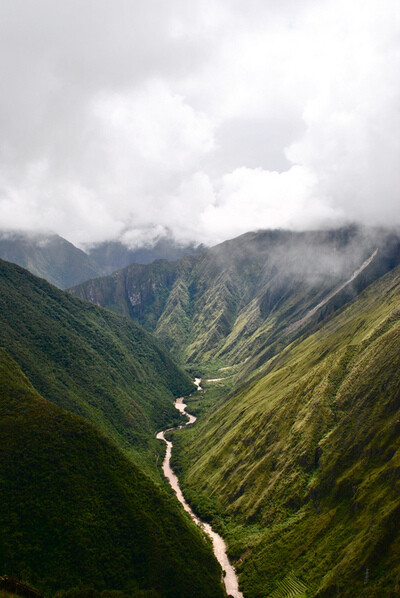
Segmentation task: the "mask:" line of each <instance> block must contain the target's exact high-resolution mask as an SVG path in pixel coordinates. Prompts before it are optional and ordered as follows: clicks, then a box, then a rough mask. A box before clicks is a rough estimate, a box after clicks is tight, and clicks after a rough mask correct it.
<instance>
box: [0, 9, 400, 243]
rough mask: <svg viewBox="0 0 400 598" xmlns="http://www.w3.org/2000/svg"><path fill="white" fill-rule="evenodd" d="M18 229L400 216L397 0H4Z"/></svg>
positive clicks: (191, 232)
mask: <svg viewBox="0 0 400 598" xmlns="http://www.w3.org/2000/svg"><path fill="white" fill-rule="evenodd" d="M0 28H1V29H2V32H1V36H0V70H1V75H2V80H3V82H6V85H5V86H4V91H3V94H2V96H1V98H0V118H1V127H2V140H1V144H0V227H1V228H3V229H23V230H43V229H49V230H52V231H55V232H57V233H58V234H60V235H62V236H64V237H66V238H67V239H69V240H71V241H72V242H75V243H77V244H84V243H90V242H96V241H102V240H106V239H112V238H116V237H121V236H125V237H127V236H128V237H129V239H130V242H131V243H134V242H135V239H137V242H138V243H139V242H140V243H142V242H143V240H146V239H151V238H152V237H155V236H157V235H159V234H160V231H162V230H167V229H168V230H170V231H172V233H173V234H174V235H175V237H176V238H177V239H178V240H182V241H185V242H186V241H193V240H194V241H199V242H204V243H215V242H218V241H221V240H223V239H226V238H228V237H232V236H235V235H237V234H240V233H243V232H245V231H247V230H250V229H258V228H274V227H289V228H297V229H299V228H310V227H315V226H322V225H326V224H335V223H341V222H344V221H346V220H351V221H359V222H362V223H366V224H371V223H374V224H382V225H385V224H393V223H395V224H400V203H399V191H400V168H399V163H400V146H399V143H400V122H399V121H400V118H399V112H400V97H399V96H400V93H399V80H398V73H399V72H400V64H399V62H400V48H399V46H400V44H399V8H398V3H397V0H386V1H385V3H384V5H382V3H378V1H377V0H353V2H351V3H349V2H345V1H344V0H335V1H333V0H322V1H317V0H304V1H303V2H301V3H299V2H294V1H293V0H285V1H283V2H280V3H276V2H273V1H272V0H269V1H265V0H263V1H261V0H251V1H250V2H248V3H246V6H244V4H243V3H240V2H238V1H237V0H224V1H223V0H206V1H204V0H203V1H202V2H200V0H194V1H193V2H191V3H190V4H188V3H187V2H183V0H175V1H174V2H172V3H165V2H161V1H157V0H156V1H155V2H152V3H149V2H145V1H144V0H134V1H131V0H129V1H128V0H114V1H113V2H111V1H110V0H97V1H96V2H94V1H93V0H80V1H79V2H78V1H77V0H70V1H69V2H63V3H55V2H53V1H52V0H36V1H35V2H34V3H33V2H25V1H23V0H3V2H2V3H1V5H0Z"/></svg>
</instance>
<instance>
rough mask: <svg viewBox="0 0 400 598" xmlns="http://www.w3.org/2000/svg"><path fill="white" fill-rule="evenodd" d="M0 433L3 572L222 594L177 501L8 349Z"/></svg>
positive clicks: (0, 380) (117, 588)
mask: <svg viewBox="0 0 400 598" xmlns="http://www.w3.org/2000/svg"><path fill="white" fill-rule="evenodd" d="M0 437H1V443H0V504H1V509H0V570H1V573H2V574H7V575H9V576H12V577H15V578H18V579H20V580H22V581H25V582H27V583H29V584H31V585H33V586H34V587H36V588H37V589H38V590H40V591H41V592H42V593H44V594H45V595H46V596H52V595H54V593H55V592H60V591H61V590H64V591H68V590H71V591H72V590H74V591H73V592H72V595H75V596H78V595H80V596H85V595H86V596H91V597H92V598H95V597H96V596H99V597H100V596H102V597H103V598H105V597H107V596H108V597H111V596H114V597H116V596H117V597H118V598H124V597H125V596H126V597H128V596H130V597H132V598H135V597H137V598H175V597H176V596H181V597H182V598H183V597H186V598H191V597H192V596H194V595H198V596H204V598H223V596H224V593H223V591H222V587H221V582H220V578H221V572H220V569H219V567H218V564H217V563H216V561H215V559H214V558H213V556H212V553H211V548H210V547H209V546H208V544H207V543H206V542H205V540H204V538H203V536H202V535H201V533H200V531H199V530H198V528H197V527H196V526H195V525H194V524H192V523H191V522H190V520H189V519H188V517H187V516H186V515H185V514H184V513H183V511H181V509H180V508H178V507H177V505H176V504H175V501H174V500H173V499H172V498H171V497H170V496H169V495H167V494H166V493H165V492H164V491H162V490H161V489H160V488H159V487H158V486H156V484H154V483H153V482H152V481H151V480H150V479H149V478H148V477H147V476H146V475H144V474H143V473H142V472H141V471H140V470H139V469H138V468H137V467H136V465H134V464H133V463H132V462H131V461H129V460H128V459H127V458H126V457H125V456H124V455H123V454H122V453H121V452H120V451H119V450H118V449H117V448H116V447H115V446H114V445H113V444H112V443H111V442H110V441H108V440H107V439H106V438H105V437H103V436H102V435H101V434H99V432H98V431H97V430H95V428H94V427H93V426H91V425H90V424H88V423H87V422H85V420H83V419H82V418H80V417H78V416H76V415H72V414H70V413H67V412H66V411H64V410H62V409H60V408H59V407H56V406H55V405H54V404H52V403H50V402H49V401H47V400H45V399H43V398H42V397H41V396H40V395H39V394H38V393H37V392H36V390H35V389H34V388H33V386H32V385H31V384H30V382H29V380H28V379H27V378H26V376H24V374H23V373H22V371H21V369H20V368H19V367H18V366H17V364H16V363H15V361H13V360H12V359H11V358H10V357H9V356H8V355H7V353H6V352H5V351H4V350H3V349H0ZM88 588H91V589H88ZM79 592H80V593H79ZM101 592H106V593H101ZM59 595H60V594H59ZM66 595H68V593H67V594H66ZM70 595H71V594H70Z"/></svg>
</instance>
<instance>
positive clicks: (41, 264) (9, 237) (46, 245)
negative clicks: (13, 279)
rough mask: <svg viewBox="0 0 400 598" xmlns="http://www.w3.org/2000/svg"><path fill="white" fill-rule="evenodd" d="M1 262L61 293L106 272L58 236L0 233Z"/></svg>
mask: <svg viewBox="0 0 400 598" xmlns="http://www.w3.org/2000/svg"><path fill="white" fill-rule="evenodd" d="M0 258H1V259H3V260H7V261H9V262H13V263H14V264H18V265H19V266H22V267H23V268H26V269H27V270H29V272H31V273H32V274H35V275H36V276H39V277H40V278H45V279H46V280H48V281H49V282H51V283H52V284H54V285H56V286H57V287H59V288H60V289H66V288H68V287H70V286H73V285H75V284H79V283H80V282H83V281H84V280H88V279H89V278H93V277H94V276H101V275H102V274H104V272H105V271H104V270H103V269H102V268H101V267H100V266H99V265H98V264H97V263H96V262H95V261H94V260H92V259H91V258H90V257H89V256H88V255H87V254H86V253H85V252H84V251H81V250H80V249H78V248H77V247H75V246H74V245H72V243H69V242H68V241H66V240H65V239H63V238H62V237H59V236H58V235H44V234H43V235H39V234H36V235H28V234H24V233H16V232H15V233H7V234H6V233H2V234H1V236H0Z"/></svg>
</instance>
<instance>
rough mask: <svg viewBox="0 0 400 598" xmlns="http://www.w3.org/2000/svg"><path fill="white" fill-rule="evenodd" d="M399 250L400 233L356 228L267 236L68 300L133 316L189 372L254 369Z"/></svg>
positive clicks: (84, 289)
mask: <svg viewBox="0 0 400 598" xmlns="http://www.w3.org/2000/svg"><path fill="white" fill-rule="evenodd" d="M399 247H400V237H399V236H398V234H396V233H391V232H388V231H381V230H367V229H358V228H356V227H349V228H345V229H338V230H334V231H320V232H306V233H294V232H289V231H260V232H256V233H248V234H246V235H242V236H241V237H238V238H237V239H233V240H231V241H226V242H225V243H222V244H221V245H218V246H216V247H213V248H211V249H208V250H207V251H204V252H203V253H201V254H199V255H195V256H189V257H185V258H183V259H181V260H179V261H177V262H174V263H170V262H166V261H156V262H154V263H153V264H150V265H148V266H139V265H137V264H132V265H131V266H129V267H127V268H124V269H123V270H120V271H117V272H114V274H113V275H111V276H108V277H103V278H99V279H94V280H90V281H87V282H85V283H83V284H81V285H79V286H77V287H74V288H72V289H70V291H71V292H72V293H73V294H75V295H77V296H79V297H81V298H83V299H87V300H89V301H92V302H93V303H96V304H98V305H102V306H104V307H108V308H109V309H111V310H114V311H116V312H118V313H121V314H124V315H126V316H129V317H131V318H132V319H133V320H135V321H137V322H139V323H140V324H141V325H143V326H144V327H145V328H146V329H147V330H150V331H151V332H154V334H155V335H156V336H157V337H158V338H159V339H160V340H161V341H162V342H163V343H164V344H165V346H167V347H168V348H169V349H170V350H171V351H172V352H173V354H174V355H175V356H176V357H177V358H179V359H180V360H181V361H183V362H185V363H187V364H191V365H193V364H199V363H202V364H204V363H208V362H210V360H211V361H214V362H215V363H219V364H220V365H233V364H237V363H239V362H242V361H244V360H246V359H248V358H251V359H253V358H255V359H256V361H255V362H254V361H250V362H249V364H248V367H249V369H254V367H257V360H260V359H261V360H263V361H264V360H265V359H266V358H269V357H270V356H271V355H272V354H274V353H276V352H277V351H279V350H280V349H281V348H282V346H284V345H285V344H287V343H288V342H289V341H290V340H293V339H294V338H295V337H296V336H298V335H299V334H300V333H301V332H302V331H303V330H304V329H306V328H309V327H310V325H311V326H312V325H313V324H314V323H315V322H316V321H318V320H319V319H321V318H323V317H325V316H326V315H327V314H328V313H330V312H331V311H333V310H335V309H337V308H338V307H340V306H341V305H343V304H345V303H346V302H347V301H348V300H349V299H351V298H352V297H354V296H355V295H357V293H359V292H360V290H362V289H363V288H365V287H366V286H367V285H368V284H369V283H371V282H372V281H373V280H375V279H376V278H377V277H379V276H381V275H382V274H383V273H384V272H387V271H388V270H389V269H390V268H392V267H394V266H395V265H397V264H398V263H399V259H400V257H399V255H400V252H399ZM368 260H370V261H368ZM363 264H364V266H365V267H364V268H363V269H362V271H360V272H359V274H358V275H357V276H356V277H355V278H354V280H352V282H351V283H350V284H347V285H346V286H344V287H343V288H342V289H341V291H340V292H338V293H337V294H335V295H334V296H332V297H331V298H330V300H329V301H327V303H326V304H324V305H322V306H320V308H318V309H316V310H315V313H312V312H311V310H313V309H315V308H316V307H317V306H318V305H319V304H321V302H322V301H323V300H324V299H328V298H329V297H330V294H331V293H332V291H333V290H338V289H339V288H340V287H341V286H343V284H344V283H345V282H346V281H348V280H349V279H350V278H351V277H352V275H353V274H354V272H355V271H357V270H358V269H360V267H361V266H362V265H363ZM304 317H306V319H305V320H304V323H303V324H302V323H301V322H302V319H303V318H304Z"/></svg>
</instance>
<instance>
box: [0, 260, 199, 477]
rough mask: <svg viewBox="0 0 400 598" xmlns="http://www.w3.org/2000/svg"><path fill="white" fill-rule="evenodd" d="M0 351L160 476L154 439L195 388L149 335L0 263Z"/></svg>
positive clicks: (57, 400)
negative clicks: (182, 398) (176, 401)
mask: <svg viewBox="0 0 400 598" xmlns="http://www.w3.org/2000/svg"><path fill="white" fill-rule="evenodd" d="M0 345H2V346H3V347H4V348H6V350H7V351H8V352H9V354H10V355H11V356H12V357H13V359H15V361H16V362H17V363H18V364H19V366H20V367H21V369H22V370H23V372H24V373H25V374H26V375H27V376H28V377H29V379H30V380H31V382H32V384H33V385H34V386H35V388H36V390H37V391H38V392H40V393H41V395H42V396H43V397H45V398H46V399H48V400H50V401H52V402H55V403H57V404H58V405H59V406H60V407H62V408H64V409H66V410H68V411H71V412H74V413H77V414H78V415H81V416H82V417H84V418H85V419H87V420H88V421H90V422H91V423H92V424H94V425H95V426H96V428H97V429H98V430H100V431H101V432H102V433H104V434H105V435H107V436H108V437H109V438H110V439H111V440H113V441H114V442H115V443H116V444H117V445H118V446H119V447H120V448H122V449H123V450H124V451H125V452H126V453H127V454H129V455H130V456H133V457H134V459H135V460H136V461H137V462H139V463H140V464H141V466H142V467H145V468H146V470H147V471H148V473H150V474H151V475H153V476H159V472H158V471H157V469H156V458H155V455H156V454H157V453H158V451H159V450H160V448H159V443H158V442H157V441H156V440H155V437H154V433H155V431H156V430H158V429H160V428H162V427H165V426H167V425H168V424H171V423H173V422H174V421H177V419H178V414H177V411H176V409H174V407H173V402H174V397H176V396H179V395H181V394H187V393H188V392H190V391H191V390H192V388H193V384H192V382H191V380H190V378H189V376H188V375H187V374H186V373H185V372H183V370H181V369H180V368H179V367H178V366H177V365H175V363H174V362H173V361H172V359H171V358H170V357H169V355H168V354H167V352H166V351H165V350H163V349H161V348H160V347H159V346H158V344H157V342H156V341H155V339H154V338H152V337H151V336H150V335H149V334H148V333H147V332H145V331H144V330H143V329H142V328H140V327H139V326H137V325H136V324H134V323H133V322H129V321H128V320H126V319H125V318H121V317H120V316H117V315H115V314H113V313H111V312H109V311H107V310H103V309H100V308H98V307H96V306H94V305H91V304H89V303H87V302H83V301H80V300H79V299H76V298H75V297H72V296H71V295H70V294H68V293H65V292H63V291H59V290H58V289H56V288H55V287H53V286H52V285H50V284H48V283H47V282H46V281H44V280H41V279H38V278H36V277H35V276H32V275H31V274H29V272H27V271H26V270H23V269H22V268H20V267H19V266H16V265H14V264H10V263H8V262H5V261H2V260H0Z"/></svg>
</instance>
